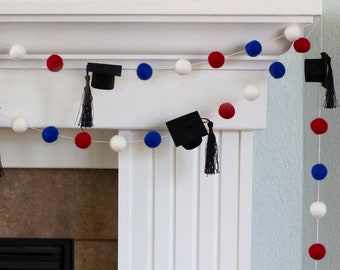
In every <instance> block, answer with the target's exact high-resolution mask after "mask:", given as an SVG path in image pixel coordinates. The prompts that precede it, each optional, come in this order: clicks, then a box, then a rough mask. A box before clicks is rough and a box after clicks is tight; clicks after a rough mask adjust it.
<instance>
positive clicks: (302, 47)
mask: <svg viewBox="0 0 340 270" xmlns="http://www.w3.org/2000/svg"><path fill="white" fill-rule="evenodd" d="M293 46H294V49H295V51H297V52H299V53H305V52H308V51H309V49H310V42H309V40H308V39H307V38H304V37H302V38H299V39H298V40H295V41H294V44H293Z"/></svg>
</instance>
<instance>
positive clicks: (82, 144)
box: [74, 131, 92, 149]
mask: <svg viewBox="0 0 340 270" xmlns="http://www.w3.org/2000/svg"><path fill="white" fill-rule="evenodd" d="M91 141H92V138H91V136H90V134H88V133H87V132H85V131H82V132H80V133H78V134H77V136H76V137H75V139H74V142H75V144H76V146H78V147H79V148H81V149H86V148H88V147H89V146H90V145H91Z"/></svg>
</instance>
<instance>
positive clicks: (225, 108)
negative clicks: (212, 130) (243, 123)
mask: <svg viewBox="0 0 340 270" xmlns="http://www.w3.org/2000/svg"><path fill="white" fill-rule="evenodd" d="M218 113H219V115H220V116H221V117H222V118H224V119H230V118H233V117H234V115H235V107H234V106H233V104H231V103H229V102H225V103H222V104H221V105H220V107H219V108H218Z"/></svg>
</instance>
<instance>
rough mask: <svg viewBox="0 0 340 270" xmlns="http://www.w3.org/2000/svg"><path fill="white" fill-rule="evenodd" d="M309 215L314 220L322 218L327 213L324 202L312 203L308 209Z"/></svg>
mask: <svg viewBox="0 0 340 270" xmlns="http://www.w3.org/2000/svg"><path fill="white" fill-rule="evenodd" d="M309 210H310V213H311V215H312V216H313V217H315V218H322V217H323V216H324V215H325V214H326V213H327V206H326V204H325V203H324V202H320V201H316V202H313V203H312V204H311V206H310V208H309Z"/></svg>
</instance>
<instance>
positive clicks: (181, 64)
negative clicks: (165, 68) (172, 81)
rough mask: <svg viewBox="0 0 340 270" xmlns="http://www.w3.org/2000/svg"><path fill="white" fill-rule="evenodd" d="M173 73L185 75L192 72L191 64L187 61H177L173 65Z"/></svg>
mask: <svg viewBox="0 0 340 270" xmlns="http://www.w3.org/2000/svg"><path fill="white" fill-rule="evenodd" d="M175 71H176V73H177V74H178V75H187V74H189V73H190V72H191V71H192V64H191V63H190V61H189V60H186V59H179V60H178V61H177V62H176V64H175Z"/></svg>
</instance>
